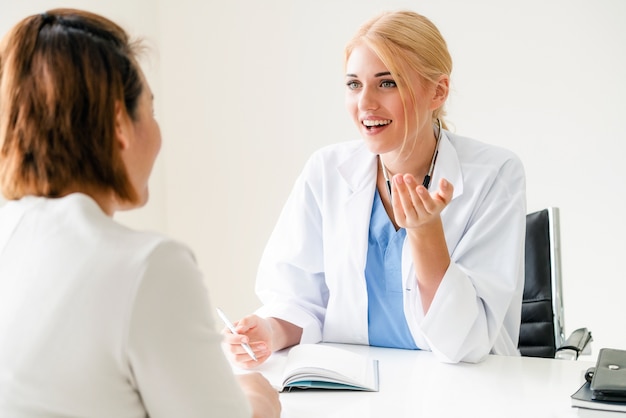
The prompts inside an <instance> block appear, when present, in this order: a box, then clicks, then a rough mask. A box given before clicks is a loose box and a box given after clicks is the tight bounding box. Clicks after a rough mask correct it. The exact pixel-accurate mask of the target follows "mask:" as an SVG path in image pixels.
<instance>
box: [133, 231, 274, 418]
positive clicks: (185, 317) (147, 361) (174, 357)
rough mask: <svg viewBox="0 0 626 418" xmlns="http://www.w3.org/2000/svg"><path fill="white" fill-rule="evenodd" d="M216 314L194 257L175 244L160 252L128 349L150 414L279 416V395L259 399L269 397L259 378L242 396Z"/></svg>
mask: <svg viewBox="0 0 626 418" xmlns="http://www.w3.org/2000/svg"><path fill="white" fill-rule="evenodd" d="M212 312H213V310H212V309H211V306H210V304H209V300H208V294H207V291H206V288H205V287H204V285H203V282H202V275H201V274H200V272H199V271H198V269H197V267H196V264H195V261H194V260H193V257H192V255H191V253H190V252H189V251H187V250H186V249H185V248H184V247H183V246H181V245H178V244H175V243H172V242H167V243H163V244H161V245H159V246H158V247H157V248H156V249H155V250H154V251H153V253H152V254H151V256H150V257H149V259H148V260H147V261H146V266H145V271H144V274H143V278H142V281H141V283H140V286H139V288H138V289H137V294H136V298H135V303H134V310H133V312H132V317H131V318H130V325H129V330H128V342H127V356H128V362H129V365H130V369H131V371H132V375H131V376H130V379H131V381H133V383H134V385H135V386H136V388H137V390H138V392H139V393H140V394H141V397H142V400H143V403H144V405H145V407H146V409H147V412H148V415H150V416H151V417H153V418H158V417H171V416H184V417H190V418H193V417H206V416H213V415H214V416H228V417H237V418H238V417H250V416H251V406H252V408H262V409H263V410H265V411H266V412H267V410H273V411H274V413H273V414H272V413H270V414H269V415H266V416H267V417H278V412H277V411H280V405H279V403H278V398H277V396H276V397H267V399H266V400H267V402H264V403H260V402H258V399H257V396H263V394H269V393H272V389H271V387H270V385H269V383H268V382H266V381H264V380H262V379H260V378H256V380H255V381H249V382H247V383H244V384H245V385H246V386H245V394H244V392H243V391H242V388H241V387H240V386H239V384H238V382H237V380H236V379H235V376H234V375H233V372H232V369H231V367H230V365H229V364H228V362H227V361H226V358H225V357H224V354H223V352H222V350H221V346H220V343H221V335H220V334H219V333H218V332H216V331H215V324H214V323H213V316H212V315H211V313H212ZM244 379H253V378H244ZM240 383H241V380H240ZM252 412H254V413H255V414H260V413H261V411H256V410H254V409H252ZM255 416H256V415H255ZM259 416H261V415H259Z"/></svg>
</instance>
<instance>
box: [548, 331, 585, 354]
mask: <svg viewBox="0 0 626 418" xmlns="http://www.w3.org/2000/svg"><path fill="white" fill-rule="evenodd" d="M591 341H593V337H592V336H591V331H589V330H588V329H587V328H578V329H577V330H575V331H574V332H572V333H571V334H570V336H569V337H568V338H567V340H566V341H565V344H563V345H562V346H561V347H559V348H557V350H556V354H555V356H554V358H557V359H563V360H576V359H577V358H578V356H579V355H580V354H581V353H582V352H583V351H585V350H586V349H587V348H588V347H589V343H591Z"/></svg>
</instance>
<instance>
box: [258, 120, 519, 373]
mask: <svg viewBox="0 0 626 418" xmlns="http://www.w3.org/2000/svg"><path fill="white" fill-rule="evenodd" d="M376 173H377V158H376V155H374V154H372V153H371V152H370V151H369V150H368V149H367V148H366V146H365V144H364V143H363V141H350V142H343V143H339V144H335V145H331V146H327V147H325V148H323V149H321V150H319V151H317V152H316V153H314V154H313V155H312V156H311V158H310V159H309V161H308V162H307V164H306V165H305V167H304V170H303V172H302V173H301V175H300V176H299V177H298V179H297V181H296V183H295V186H294V188H293V190H292V192H291V195H290V196H289V198H288V200H287V202H286V204H285V206H284V208H283V210H282V212H281V215H280V217H279V219H278V222H277V224H276V226H275V229H274V231H273V233H272V235H271V237H270V239H269V241H268V244H267V246H266V249H265V251H264V254H263V256H262V259H261V262H260V265H259V271H258V276H257V285H256V290H257V294H258V296H259V298H260V299H261V301H262V302H263V306H262V307H261V308H260V309H259V310H258V311H257V313H258V314H259V315H261V316H265V317H269V316H273V317H278V318H281V319H284V320H286V321H289V322H291V323H293V324H296V325H298V326H300V327H302V328H303V334H302V339H301V342H303V343H305V342H318V341H327V342H342V343H355V344H368V341H369V340H368V321H367V308H368V307H367V300H368V299H367V289H366V283H365V273H364V271H365V262H366V257H367V248H368V246H367V239H368V227H369V222H370V215H371V211H372V202H373V198H374V190H375V186H376ZM441 178H446V179H447V180H448V181H450V182H451V183H452V184H453V185H454V196H453V199H452V201H451V202H450V204H449V205H448V206H447V207H446V208H445V209H444V211H443V212H442V214H441V216H442V221H443V226H444V230H445V237H446V242H447V245H448V250H449V252H450V257H451V263H450V266H449V268H448V270H447V271H446V273H445V275H444V277H443V280H442V282H441V284H440V286H439V289H438V291H437V293H436V295H435V298H434V299H433V301H432V304H431V306H430V309H429V310H428V313H427V314H426V315H424V313H423V309H422V306H421V301H420V296H419V288H418V286H417V281H416V279H415V272H414V267H413V261H412V258H411V256H410V249H409V244H408V242H407V241H405V244H404V248H403V255H402V277H403V280H404V286H403V289H404V290H403V296H404V313H405V317H406V320H407V323H408V326H409V329H410V331H411V334H412V336H413V338H414V340H415V343H416V345H417V346H418V347H419V348H421V349H425V350H432V351H433V352H434V353H435V354H436V356H437V357H438V358H439V359H440V360H441V361H444V362H458V361H468V362H476V361H480V360H481V359H482V358H484V356H485V355H487V354H488V353H490V352H491V353H496V354H505V355H519V352H518V350H517V343H518V336H519V327H520V320H521V300H522V291H523V283H524V239H525V230H526V229H525V222H526V194H525V188H526V183H525V175H524V169H523V166H522V164H521V162H520V160H519V159H518V158H517V157H516V156H515V155H514V154H513V153H511V152H510V151H507V150H505V149H502V148H498V147H495V146H491V145H487V144H483V143H481V142H478V141H475V140H473V139H469V138H464V137H460V136H457V135H454V134H452V133H450V132H447V131H444V135H443V137H442V140H441V144H440V148H439V156H438V159H437V163H436V166H435V171H434V173H433V178H432V182H431V184H432V186H431V189H435V188H437V187H438V184H439V180H440V179H441Z"/></svg>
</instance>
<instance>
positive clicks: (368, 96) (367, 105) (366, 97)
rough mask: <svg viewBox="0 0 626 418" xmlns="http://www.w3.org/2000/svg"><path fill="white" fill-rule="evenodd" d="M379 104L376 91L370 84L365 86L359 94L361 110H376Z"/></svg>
mask: <svg viewBox="0 0 626 418" xmlns="http://www.w3.org/2000/svg"><path fill="white" fill-rule="evenodd" d="M378 106H379V103H378V97H377V95H376V91H375V90H374V89H373V88H371V87H369V86H366V87H363V89H362V90H361V94H360V95H359V110H376V109H378Z"/></svg>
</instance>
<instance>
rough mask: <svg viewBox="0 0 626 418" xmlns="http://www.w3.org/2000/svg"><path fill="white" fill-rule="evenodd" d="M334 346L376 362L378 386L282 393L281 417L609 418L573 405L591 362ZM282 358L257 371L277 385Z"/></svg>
mask: <svg viewBox="0 0 626 418" xmlns="http://www.w3.org/2000/svg"><path fill="white" fill-rule="evenodd" d="M332 345H334V346H338V347H341V348H345V349H348V350H352V351H355V352H359V353H362V354H365V355H368V356H370V357H371V358H375V359H378V361H379V373H380V391H379V392H356V391H329V390H327V391H306V390H305V391H292V392H289V393H282V394H281V395H280V400H281V402H282V405H283V414H282V417H283V418H309V417H310V418H320V417H324V418H335V417H336V418H340V417H341V418H350V417H355V418H357V417H358V418H370V417H372V418H374V417H377V418H378V417H393V418H403V417H411V418H415V417H429V418H436V417H446V418H449V417H485V418H488V417H498V418H501V417H524V418H527V417H549V418H557V417H558V418H560V417H596V416H601V417H607V416H610V417H614V416H615V413H606V412H600V413H598V411H591V410H585V409H579V408H572V407H571V400H570V395H571V394H572V393H574V392H575V391H576V390H577V389H578V388H579V387H580V385H581V384H582V383H583V381H584V372H585V370H587V368H588V367H591V366H593V365H594V363H592V362H588V361H580V360H579V361H568V360H552V359H541V358H531V357H506V356H488V358H487V359H486V360H485V361H483V362H481V363H478V364H468V363H460V364H444V363H440V362H439V361H437V360H436V359H435V357H434V355H433V354H432V353H430V352H426V351H410V350H396V349H387V348H379V347H368V346H356V345H338V344H332ZM284 361H285V353H282V352H279V353H275V354H274V356H273V357H272V358H270V360H269V361H268V362H266V363H265V364H263V365H261V366H259V368H258V369H257V370H258V371H260V372H262V373H263V374H264V375H265V376H266V377H267V378H268V379H269V380H270V381H271V382H277V381H279V380H280V379H279V376H280V372H281V370H282V367H283V365H284ZM618 416H620V417H624V415H618Z"/></svg>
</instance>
